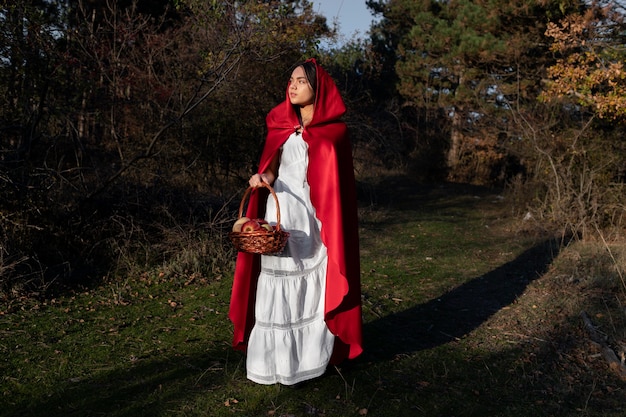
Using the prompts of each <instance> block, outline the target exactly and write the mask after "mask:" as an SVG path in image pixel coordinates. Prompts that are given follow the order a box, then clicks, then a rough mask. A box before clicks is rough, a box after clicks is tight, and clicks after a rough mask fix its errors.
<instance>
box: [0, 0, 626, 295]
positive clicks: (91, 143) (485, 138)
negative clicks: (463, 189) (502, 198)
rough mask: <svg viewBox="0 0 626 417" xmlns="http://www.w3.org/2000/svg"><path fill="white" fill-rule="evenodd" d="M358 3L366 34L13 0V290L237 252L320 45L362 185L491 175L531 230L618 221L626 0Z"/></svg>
mask: <svg viewBox="0 0 626 417" xmlns="http://www.w3.org/2000/svg"><path fill="white" fill-rule="evenodd" d="M363 1H365V0H363ZM366 3H367V6H368V8H369V9H370V10H371V12H372V15H373V16H375V17H376V21H375V23H373V24H372V26H371V28H370V31H369V33H368V34H367V37H365V38H355V39H350V40H348V41H346V42H342V43H340V42H337V41H336V39H337V28H336V27H335V26H334V25H333V24H332V22H329V21H328V20H327V19H326V18H325V17H324V16H322V15H319V14H318V13H316V12H315V10H314V8H313V5H312V2H310V1H307V0H296V1H279V0H262V1H261V0H242V1H230V0H226V1H213V0H157V1H154V0H151V1H147V0H119V1H115V0H63V1H48V0H28V1H16V0H3V1H2V3H1V5H0V28H1V29H0V91H1V94H0V95H1V97H0V100H1V101H2V105H1V106H0V195H1V196H2V198H1V199H0V224H1V228H0V298H2V299H5V300H7V299H11V298H15V297H20V296H25V295H26V296H35V297H45V296H50V295H51V294H54V293H55V292H56V291H60V290H62V289H63V288H66V287H67V286H75V285H84V284H86V283H90V282H101V281H107V282H115V281H116V280H117V279H119V278H120V277H124V276H128V275H132V274H139V271H145V270H148V269H151V268H154V267H155V266H160V267H161V268H162V269H163V270H165V271H167V272H168V273H171V274H185V275H191V274H194V273H195V274H203V275H207V276H211V275H215V274H221V273H222V272H223V271H227V270H228V268H230V267H231V266H232V260H233V252H232V249H231V248H230V246H229V245H228V242H227V238H226V234H227V232H228V230H229V228H230V226H231V223H232V220H233V216H234V213H236V209H237V206H238V203H239V199H240V198H241V195H242V193H243V191H244V190H245V186H246V182H247V179H248V177H249V176H250V175H251V173H253V172H254V170H255V168H256V164H257V162H258V157H259V152H260V150H261V148H262V143H263V140H264V135H265V116H266V114H267V112H268V111H269V110H270V109H271V108H272V107H273V106H275V105H276V104H277V103H279V102H280V101H281V100H283V99H284V92H285V86H286V82H287V79H288V77H289V73H290V69H291V68H292V67H293V65H294V64H296V63H297V62H299V61H301V60H303V59H305V58H308V57H315V58H316V59H317V60H318V62H320V63H321V64H322V65H323V66H324V67H325V68H327V69H328V71H329V72H330V73H331V75H332V76H333V78H334V79H335V80H336V82H337V83H338V85H339V86H340V89H341V91H342V94H343V97H344V100H345V102H346V105H347V108H348V112H347V114H346V116H345V121H346V122H347V124H348V126H349V129H350V134H351V140H352V144H353V154H354V161H355V169H356V177H357V180H358V183H359V188H360V189H361V190H364V189H367V184H368V182H371V181H375V180H376V178H378V177H380V176H383V175H406V176H409V177H411V178H414V179H415V180H416V181H418V182H420V183H425V184H437V183H455V184H467V185H472V186H483V187H492V188H494V189H502V190H505V191H506V193H507V195H509V196H511V198H512V199H514V201H515V204H514V207H515V210H516V213H515V214H516V215H517V216H519V217H520V218H522V217H524V218H527V219H531V221H532V224H533V226H532V227H533V228H536V229H537V230H539V229H540V230H542V231H549V232H551V233H556V234H558V235H560V236H562V237H564V238H565V240H567V239H580V240H588V239H599V238H602V239H606V240H613V241H620V240H621V239H623V238H624V227H625V225H626V224H625V222H626V217H625V215H626V193H624V186H625V184H626V141H625V139H624V138H625V137H626V135H625V124H624V122H625V121H626V70H625V69H624V62H625V57H626V48H625V37H626V30H625V29H626V26H625V22H624V13H625V12H626V9H625V7H626V4H624V3H623V2H621V1H614V2H611V1H606V0H601V1H597V2H591V1H576V0H513V1H511V0H507V1H504V0H450V1H440V0H367V2H366ZM372 198H373V199H375V197H372Z"/></svg>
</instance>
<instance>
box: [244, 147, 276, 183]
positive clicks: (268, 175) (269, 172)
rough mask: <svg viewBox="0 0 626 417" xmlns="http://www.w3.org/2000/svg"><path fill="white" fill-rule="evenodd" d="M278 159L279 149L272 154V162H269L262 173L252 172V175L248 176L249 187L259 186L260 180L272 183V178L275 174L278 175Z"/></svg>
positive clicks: (274, 177)
mask: <svg viewBox="0 0 626 417" xmlns="http://www.w3.org/2000/svg"><path fill="white" fill-rule="evenodd" d="M279 160H280V150H279V151H278V152H276V155H274V159H272V162H270V165H269V166H268V167H267V169H266V170H265V171H264V172H263V173H261V174H254V175H253V176H252V177H250V180H249V181H248V183H249V184H250V187H254V188H256V187H260V186H261V183H262V182H264V183H266V184H269V185H272V184H273V183H274V180H275V179H276V176H277V175H278V163H279Z"/></svg>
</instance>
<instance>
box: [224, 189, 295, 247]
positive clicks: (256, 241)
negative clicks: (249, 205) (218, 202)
mask: <svg viewBox="0 0 626 417" xmlns="http://www.w3.org/2000/svg"><path fill="white" fill-rule="evenodd" d="M263 186H264V187H265V188H267V189H269V190H270V193H271V194H272V197H274V202H275V203H276V226H275V227H274V229H273V230H266V229H261V230H255V231H253V232H246V233H243V232H230V233H229V234H228V237H230V240H231V242H233V245H234V246H235V248H236V249H237V250H238V251H241V252H249V253H259V254H272V253H280V252H282V251H283V249H284V248H285V245H286V244H287V238H288V237H289V233H288V232H285V231H283V230H281V229H280V206H279V205H278V197H276V193H275V192H274V189H273V188H272V187H271V186H270V185H269V184H265V183H263ZM252 189H253V188H252V187H248V189H247V190H246V192H245V193H244V194H243V197H242V199H241V204H240V205H239V218H240V219H241V217H242V216H243V208H244V205H245V202H246V199H247V197H248V195H250V192H251V191H252Z"/></svg>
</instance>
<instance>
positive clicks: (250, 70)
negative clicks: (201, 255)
mask: <svg viewBox="0 0 626 417" xmlns="http://www.w3.org/2000/svg"><path fill="white" fill-rule="evenodd" d="M2 7H3V9H2V12H1V13H0V18H3V19H5V22H3V23H6V24H5V25H4V26H3V32H2V34H1V35H0V36H3V37H4V39H3V40H4V41H6V42H5V43H3V45H2V46H0V48H4V49H2V57H3V60H2V61H0V89H1V91H2V92H4V93H6V94H4V95H3V99H4V100H6V101H5V103H4V104H5V106H2V109H0V112H2V113H1V117H0V124H1V125H0V128H1V129H2V130H3V132H4V133H6V135H5V136H3V140H2V142H0V146H1V147H2V148H1V153H0V191H2V192H3V199H2V200H0V222H1V223H2V226H3V227H2V233H3V234H2V235H0V238H1V239H2V242H0V255H2V256H0V270H2V271H6V270H7V269H5V268H4V265H5V262H6V265H11V271H13V272H11V274H7V275H5V274H3V280H4V277H5V276H9V275H11V276H18V277H19V276H24V273H23V271H24V270H38V271H39V274H38V276H41V281H42V282H49V279H51V278H54V279H57V281H63V280H65V279H67V278H68V277H69V276H71V275H72V274H74V273H75V271H79V270H82V271H91V272H89V273H91V274H98V275H99V274H102V273H103V272H102V270H104V271H106V270H107V269H108V268H113V266H112V263H113V261H114V260H115V259H116V258H120V257H121V256H120V251H121V250H122V248H129V250H130V251H132V249H138V250H139V251H141V250H142V248H143V249H145V248H150V250H149V251H148V252H149V255H148V254H145V253H144V257H143V259H144V260H145V261H146V262H149V261H150V260H151V259H152V257H153V256H154V257H155V258H156V259H159V258H160V257H163V256H166V254H164V253H161V252H157V249H156V248H157V247H158V246H156V245H153V242H155V241H156V242H162V241H163V236H161V235H160V233H161V231H162V230H164V229H165V228H166V226H165V225H167V224H170V223H172V222H175V220H173V219H177V220H176V221H181V222H183V221H188V216H189V213H196V211H198V212H201V213H202V215H206V211H207V208H206V206H204V207H201V205H202V204H208V203H207V202H206V201H207V200H208V199H209V197H208V196H211V198H214V199H215V198H218V197H220V195H219V193H220V192H223V190H225V189H229V190H230V192H232V183H233V182H235V183H236V184H237V186H240V184H241V182H242V181H241V178H242V176H243V175H248V174H249V172H250V171H251V166H252V164H253V163H256V160H257V158H256V152H257V148H259V149H260V143H259V142H260V140H261V138H263V136H264V123H263V121H264V117H265V114H266V112H267V110H269V108H270V107H271V106H273V105H275V104H276V103H277V102H278V100H277V99H276V97H279V98H280V99H282V98H283V97H282V94H284V87H285V84H286V81H287V79H288V75H287V68H288V66H290V65H292V64H293V63H295V62H296V61H298V60H299V59H301V58H302V57H303V56H304V55H305V54H307V55H309V54H311V53H312V52H314V51H315V49H316V45H317V42H318V40H319V38H320V37H321V36H322V35H324V34H325V33H327V32H328V28H327V26H326V23H325V19H324V18H323V17H321V16H319V15H317V14H315V13H314V12H313V9H312V4H311V3H310V2H308V1H303V0H298V1H262V2H259V1H256V0H250V1H200V0H177V1H171V2H169V1H159V2H148V1H144V0H141V1H122V2H118V1H114V0H104V1H86V0H85V1H73V0H72V1H67V2H63V3H60V2H47V1H42V2H35V1H32V2H27V3H26V5H24V4H23V2H22V3H20V4H13V3H6V2H5V3H3V5H2ZM48 8H52V9H53V11H54V13H47V12H48ZM31 34H32V36H31ZM31 38H32V39H31ZM25 57H28V59H26V58H25ZM31 57H32V58H31ZM281 72H283V73H284V74H285V77H284V78H280V77H279V76H276V74H280V73H281ZM268 74H272V75H271V76H268ZM25 86H26V87H28V88H24V87H25ZM18 88H19V90H18ZM274 91H275V93H273V92H274ZM268 92H272V93H268ZM5 139H6V140H5ZM227 187H230V188H227ZM202 210H204V211H202ZM179 216H180V218H179ZM152 233H154V234H155V235H152ZM136 239H140V240H141V239H146V240H150V239H154V241H151V242H150V243H146V242H143V241H140V242H137V241H136ZM103 242H107V243H108V244H106V245H105V244H103ZM95 254H97V255H95ZM16 259H19V260H20V262H19V263H20V264H21V265H22V266H23V267H22V268H18V267H17V266H15V262H14V260H16ZM109 262H110V263H109ZM79 266H84V268H79ZM18 270H19V271H18ZM83 273H84V272H83ZM104 273H106V272H104ZM99 276H102V275H99ZM7 282H10V279H9V278H7V279H6V280H4V281H3V282H2V283H7Z"/></svg>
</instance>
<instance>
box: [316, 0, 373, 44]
mask: <svg viewBox="0 0 626 417" xmlns="http://www.w3.org/2000/svg"><path fill="white" fill-rule="evenodd" d="M312 3H313V11H315V12H318V13H320V14H323V15H324V16H326V19H327V21H328V25H329V26H330V27H332V25H333V23H334V22H335V21H337V23H338V24H339V32H340V37H341V38H343V39H339V42H340V43H342V42H343V41H347V40H349V39H350V38H352V37H353V36H354V35H355V32H357V31H358V34H357V37H359V38H365V37H367V31H368V30H369V28H370V25H371V23H372V20H373V16H372V14H371V13H370V11H369V9H368V8H367V6H366V5H365V0H313V1H312Z"/></svg>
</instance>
